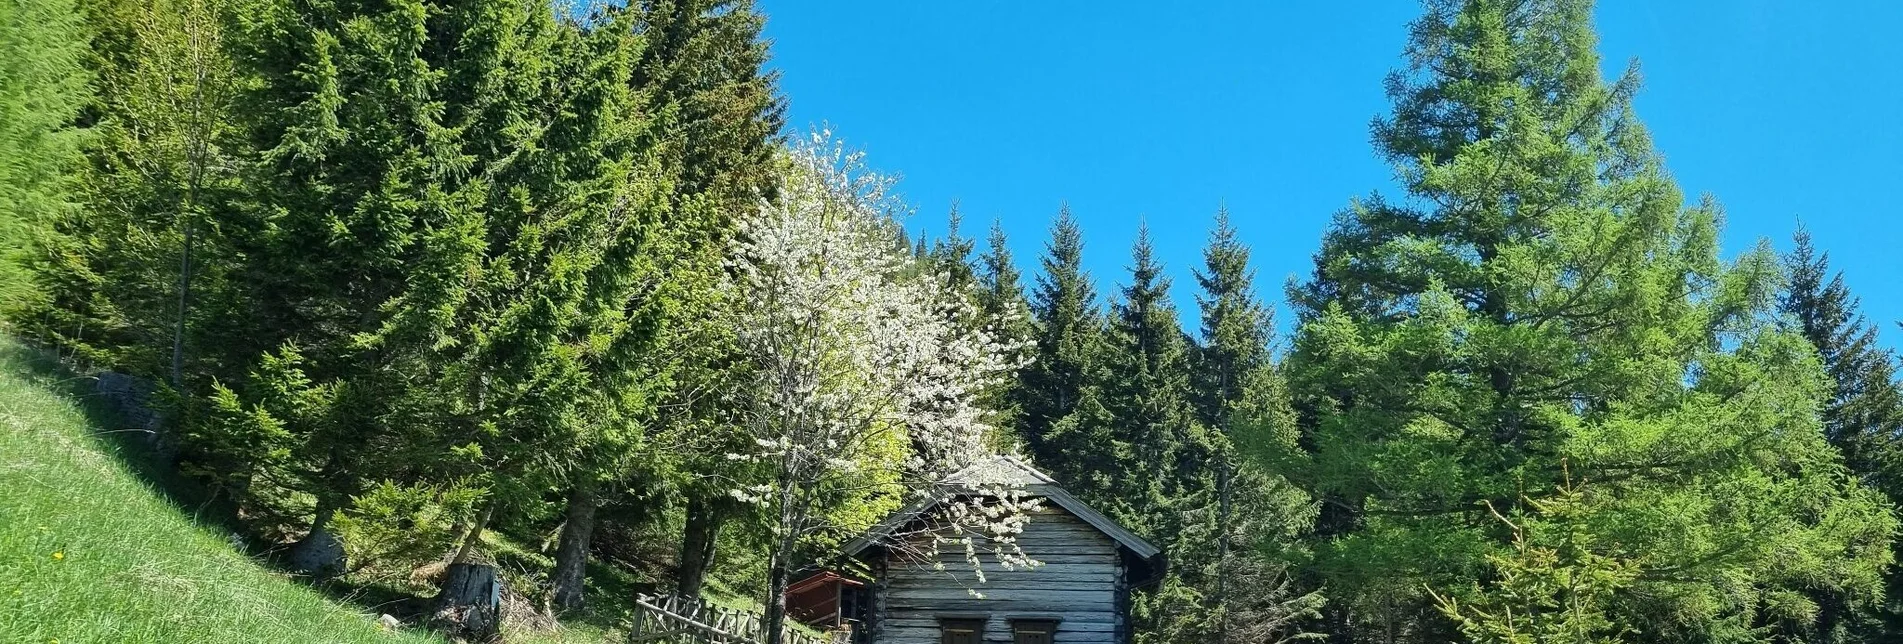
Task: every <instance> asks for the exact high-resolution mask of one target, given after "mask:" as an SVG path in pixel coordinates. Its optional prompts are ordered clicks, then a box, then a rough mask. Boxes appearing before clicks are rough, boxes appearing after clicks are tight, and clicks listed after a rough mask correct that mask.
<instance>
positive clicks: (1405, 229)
mask: <svg viewBox="0 0 1903 644" xmlns="http://www.w3.org/2000/svg"><path fill="white" fill-rule="evenodd" d="M1590 16H1591V5H1590V3H1589V2H1584V1H1579V0H1540V1H1535V2H1503V1H1499V0H1434V1H1430V2H1428V3H1426V12H1425V15H1424V16H1423V17H1422V18H1421V19H1419V20H1418V21H1417V22H1416V23H1415V24H1414V26H1413V29H1412V30H1411V34H1412V39H1411V41H1410V43H1409V46H1408V49H1407V56H1408V62H1409V65H1408V67H1407V69H1405V70H1403V71H1400V72H1397V73H1396V74H1395V75H1394V76H1393V78H1392V79H1391V80H1390V82H1389V83H1388V87H1389V90H1390V95H1391V98H1392V99H1393V101H1394V110H1393V113H1392V114H1391V115H1390V116H1387V117H1385V118H1382V119H1379V120H1378V121H1377V122H1376V123H1375V125H1374V128H1373V129H1374V137H1373V138H1374V141H1375V143H1376V145H1377V147H1378V149H1379V151H1380V153H1381V154H1382V156H1384V157H1385V158H1386V159H1388V160H1389V161H1390V162H1392V163H1393V164H1394V165H1395V167H1396V168H1397V176H1398V178H1399V181H1400V184H1401V186H1402V187H1403V188H1404V189H1405V191H1406V192H1407V194H1408V197H1409V198H1408V199H1406V200H1403V201H1392V202H1391V201H1387V200H1383V199H1381V198H1378V197H1376V198H1371V199H1368V200H1364V201H1360V202H1358V203H1356V204H1355V205H1354V206H1353V207H1351V208H1350V209H1349V210H1348V211H1347V212H1344V213H1342V214H1341V215H1340V216H1339V217H1338V218H1337V220H1336V223H1335V225H1334V226H1333V227H1332V228H1331V229H1330V231H1329V232H1328V234H1327V237H1326V238H1325V239H1324V241H1323V244H1322V249H1321V251H1320V252H1319V253H1318V254H1317V255H1316V258H1315V265H1316V269H1315V274H1314V277H1313V278H1312V279H1310V280H1309V281H1308V282H1307V283H1305V284H1304V285H1302V287H1301V288H1299V289H1298V290H1297V291H1296V293H1295V295H1296V296H1297V297H1296V299H1297V302H1296V304H1297V309H1298V311H1299V313H1300V316H1301V323H1302V324H1301V329H1300V331H1299V333H1298V334H1297V336H1296V340H1295V343H1294V351H1293V353H1292V355H1291V357H1290V364H1289V373H1290V381H1291V383H1290V384H1291V388H1292V390H1293V392H1294V395H1295V397H1296V402H1297V408H1298V410H1299V412H1300V414H1301V418H1300V429H1301V435H1300V436H1299V440H1298V441H1296V442H1295V444H1296V445H1299V446H1300V447H1301V448H1302V449H1299V450H1294V451H1291V452H1290V453H1289V455H1288V458H1287V459H1286V460H1284V461H1281V462H1280V463H1278V467H1281V468H1283V470H1284V471H1287V472H1289V473H1290V475H1291V476H1292V477H1294V478H1296V479H1297V480H1298V481H1299V482H1300V483H1301V484H1302V485H1303V487H1305V488H1306V489H1307V490H1308V491H1309V492H1311V493H1312V494H1314V495H1315V496H1316V497H1317V498H1318V499H1319V500H1320V501H1321V502H1322V503H1323V504H1324V505H1323V514H1322V517H1321V520H1320V525H1319V531H1318V532H1319V534H1318V535H1317V538H1316V539H1315V540H1313V541H1312V542H1311V544H1312V547H1313V548H1314V549H1315V555H1314V557H1313V558H1312V559H1310V560H1308V561H1307V564H1306V567H1307V569H1308V570H1309V571H1312V573H1313V574H1315V575H1316V576H1317V577H1318V578H1319V579H1320V580H1322V581H1325V583H1326V584H1327V587H1328V588H1329V589H1330V604H1329V606H1330V618H1331V619H1330V627H1331V629H1332V630H1335V631H1336V632H1338V633H1340V634H1341V635H1342V636H1344V637H1347V638H1349V639H1352V640H1356V641H1446V640H1451V639H1455V638H1458V637H1460V634H1459V632H1458V631H1457V629H1455V628H1454V627H1453V622H1451V621H1450V620H1449V619H1448V618H1447V617H1445V616H1444V615H1442V614H1439V613H1438V612H1437V611H1435V610H1432V609H1431V607H1430V602H1428V601H1427V600H1426V597H1425V591H1424V590H1423V589H1432V590H1433V591H1434V592H1435V593H1439V594H1441V595H1443V596H1447V597H1449V598H1451V599H1452V600H1453V601H1455V602H1460V603H1468V604H1471V603H1472V602H1474V601H1480V602H1481V603H1482V605H1487V606H1493V607H1498V606H1500V605H1502V604H1503V603H1504V602H1507V601H1508V599H1509V598H1511V597H1513V596H1515V595H1514V594H1515V593H1522V592H1523V589H1522V588H1518V587H1516V586H1514V585H1513V584H1511V583H1509V581H1510V580H1504V579H1503V578H1502V577H1501V576H1500V575H1503V574H1509V573H1510V570H1509V569H1507V568H1506V563H1507V562H1508V561H1509V560H1508V559H1503V558H1501V557H1502V556H1503V555H1504V554H1505V553H1507V552H1508V550H1509V549H1510V547H1511V544H1512V542H1513V531H1512V530H1510V529H1509V528H1508V527H1507V526H1508V523H1507V522H1502V521H1498V520H1496V516H1495V515H1496V514H1497V515H1498V516H1499V517H1505V518H1507V519H1509V520H1510V522H1511V524H1512V525H1514V526H1517V527H1518V528H1519V529H1520V530H1523V531H1524V532H1525V534H1527V535H1528V536H1527V537H1526V538H1527V540H1528V542H1529V543H1530V544H1532V545H1533V546H1536V547H1547V546H1552V547H1561V546H1563V545H1564V544H1565V543H1590V544H1595V545H1594V546H1593V547H1594V548H1596V550H1595V551H1594V552H1595V553H1596V554H1599V555H1605V556H1607V557H1612V558H1613V563H1615V564H1617V563H1620V562H1633V563H1634V564H1635V565H1637V566H1638V567H1639V573H1638V574H1637V575H1636V576H1635V577H1634V578H1633V582H1632V584H1630V585H1626V586H1621V587H1619V588H1616V589H1612V590H1609V591H1607V592H1608V596H1609V598H1608V599H1607V600H1606V601H1605V602H1603V603H1602V604H1600V605H1603V606H1604V610H1605V612H1606V613H1607V614H1606V616H1605V617H1606V619H1604V620H1586V621H1581V622H1579V623H1594V624H1604V625H1606V630H1605V631H1604V632H1600V633H1595V635H1596V636H1618V635H1620V634H1621V633H1623V632H1627V631H1626V630H1625V629H1630V632H1633V633H1634V634H1635V635H1637V636H1639V637H1642V638H1643V639H1646V640H1647V641H1659V642H1676V641H1726V640H1741V639H1749V638H1755V637H1756V635H1754V633H1758V632H1760V629H1764V628H1772V627H1777V628H1789V627H1792V626H1794V625H1802V624H1804V623H1805V622H1808V621H1809V620H1810V618H1811V616H1810V611H1809V610H1808V605H1807V603H1806V602H1803V601H1801V600H1794V599H1793V598H1794V597H1797V596H1798V595H1800V594H1801V593H1802V592H1803V591H1805V590H1807V589H1810V588H1815V587H1820V586H1828V587H1831V588H1838V589H1842V590H1843V591H1845V592H1849V593H1853V594H1861V596H1864V597H1869V596H1871V595H1873V594H1875V593H1878V592H1880V588H1878V584H1877V581H1878V571H1880V570H1881V569H1882V567H1883V566H1885V565H1887V563H1888V562H1889V559H1890V554H1889V552H1888V549H1887V548H1886V547H1883V544H1886V543H1887V542H1888V540H1889V539H1890V537H1891V535H1892V532H1893V531H1894V529H1895V521H1894V519H1892V518H1890V517H1889V516H1888V514H1887V513H1886V512H1884V511H1883V510H1882V506H1881V501H1880V499H1878V498H1877V497H1876V496H1875V495H1874V494H1873V493H1872V492H1871V491H1870V490H1868V489H1866V488H1863V487H1861V486H1859V485H1856V484H1854V483H1850V482H1847V481H1845V480H1844V479H1843V477H1841V476H1840V475H1839V472H1841V467H1842V466H1841V465H1840V462H1839V460H1838V458H1837V456H1836V455H1835V454H1834V452H1833V450H1830V449H1829V446H1828V443H1827V442H1826V441H1825V440H1824V439H1823V436H1822V434H1821V432H1820V431H1819V429H1818V426H1817V421H1816V418H1815V416H1814V415H1812V414H1811V413H1810V411H1809V410H1810V409H1812V408H1813V405H1814V404H1815V403H1816V402H1817V401H1818V400H1820V396H1821V394H1822V393H1823V389H1822V382H1823V378H1822V376H1823V374H1822V373H1821V372H1819V371H1818V370H1817V369H1816V368H1815V364H1814V361H1812V360H1811V359H1810V358H1809V355H1808V354H1809V351H1808V350H1807V347H1806V345H1805V344H1804V343H1803V342H1802V340H1801V338H1795V337H1794V336H1791V335H1789V334H1786V333H1782V332H1780V331H1779V330H1778V329H1777V328H1776V326H1775V324H1773V323H1772V318H1771V316H1770V315H1769V313H1770V309H1769V306H1768V305H1769V300H1770V299H1771V294H1772V290H1773V289H1772V286H1773V285H1774V283H1775V281H1776V276H1777V270H1776V262H1775V259H1774V258H1771V257H1769V256H1768V252H1767V251H1764V250H1762V249H1760V250H1759V251H1756V252H1752V253H1747V254H1746V255H1745V256H1743V257H1742V258H1740V259H1739V260H1738V261H1736V262H1735V263H1732V264H1730V265H1727V264H1725V263H1724V262H1721V261H1720V260H1719V258H1718V256H1717V243H1716V239H1717V230H1718V220H1719V213H1718V209H1717V207H1716V206H1715V205H1713V204H1711V203H1710V202H1709V201H1707V202H1706V203H1705V204H1703V205H1699V206H1693V207H1686V206H1685V205H1684V203H1683V199H1682V196H1681V195H1680V193H1679V192H1678V190H1677V188H1676V186H1674V185H1673V183H1672V182H1671V180H1670V179H1669V177H1668V176H1667V175H1666V173H1665V171H1664V169H1663V166H1662V162H1661V160H1660V158H1659V155H1658V154H1657V153H1656V152H1655V151H1654V150H1653V149H1652V147H1651V144H1650V141H1649V139H1648V137H1647V136H1646V134H1645V130H1644V128H1643V126H1642V125H1640V124H1639V122H1638V121H1637V119H1636V118H1635V117H1634V116H1633V114H1632V110H1631V97H1632V95H1633V94H1634V93H1635V92H1636V91H1637V88H1638V77H1637V74H1636V71H1633V70H1628V72H1627V73H1626V74H1625V75H1623V76H1621V77H1620V78H1618V79H1616V80H1614V81H1612V82H1605V81H1604V80H1602V79H1601V77H1600V65H1599V57H1598V54H1597V53H1596V51H1595V38H1594V36H1593V32H1592V28H1591V21H1590ZM1569 489H1578V490H1582V497H1581V499H1579V500H1577V501H1574V502H1569V503H1568V504H1567V508H1566V511H1565V512H1556V511H1544V510H1542V507H1552V506H1551V504H1547V505H1545V506H1542V505H1541V504H1542V503H1545V502H1546V500H1549V499H1552V498H1554V497H1555V496H1556V495H1558V494H1560V493H1561V492H1562V491H1563V490H1569ZM1579 530H1585V531H1587V532H1588V533H1589V534H1586V535H1584V536H1582V537H1580V538H1573V537H1574V534H1575V532H1576V531H1579ZM1793 553H1804V554H1802V555H1796V556H1794V555H1793ZM1593 561H1600V560H1599V559H1593ZM1595 565H1597V564H1595ZM1561 600H1562V598H1561V597H1558V596H1553V597H1547V598H1544V599H1541V600H1538V601H1537V602H1536V603H1535V604H1533V606H1535V607H1536V608H1535V609H1536V610H1544V609H1538V608H1537V606H1541V605H1551V603H1554V602H1559V601H1561ZM1538 602H1546V603H1545V604H1541V603H1538ZM1525 607H1526V606H1525V605H1521V608H1525ZM1514 614H1515V615H1517V616H1519V617H1522V618H1525V617H1527V616H1526V615H1525V614H1524V613H1523V612H1521V611H1520V610H1516V611H1515V613H1514Z"/></svg>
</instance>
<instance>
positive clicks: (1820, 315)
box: [1780, 228, 1903, 642]
mask: <svg viewBox="0 0 1903 644" xmlns="http://www.w3.org/2000/svg"><path fill="white" fill-rule="evenodd" d="M1794 239H1795V242H1796V246H1795V248H1794V249H1793V250H1792V251H1791V254H1790V255H1788V256H1787V257H1786V258H1785V268H1786V270H1787V271H1788V272H1789V275H1790V285H1789V287H1788V290H1786V292H1785V294H1784V298H1783V299H1782V301H1781V302H1780V304H1781V305H1782V309H1783V312H1784V314H1785V315H1786V316H1788V317H1789V318H1790V320H1791V321H1793V322H1795V323H1796V329H1795V330H1796V331H1797V332H1798V333H1801V334H1802V335H1803V336H1804V338H1805V339H1807V340H1809V341H1810V343H1811V345H1812V346H1814V347H1816V349H1817V354H1818V356H1819V357H1820V358H1821V359H1822V360H1823V363H1824V371H1825V372H1826V373H1828V374H1829V375H1830V381H1831V384H1832V389H1831V393H1830V395H1829V397H1828V398H1827V399H1826V401H1825V403H1824V408H1823V422H1824V436H1825V437H1826V438H1828V439H1830V442H1831V444H1833V445H1836V446H1837V449H1838V450H1839V451H1841V452H1842V453H1843V456H1844V462H1845V464H1846V465H1848V466H1849V467H1850V471H1851V472H1852V473H1853V474H1855V475H1856V476H1857V477H1859V478H1860V479H1862V480H1864V481H1865V482H1867V483H1868V484H1869V485H1870V486H1872V487H1874V488H1876V489H1878V490H1880V491H1882V492H1883V493H1884V494H1885V495H1886V496H1888V497H1889V499H1890V501H1891V503H1896V502H1897V501H1898V500H1899V499H1903V469H1900V468H1903V445H1899V444H1898V443H1897V439H1898V436H1899V434H1900V433H1903V391H1900V390H1899V388H1898V384H1897V380H1896V356H1895V355H1894V354H1893V353H1892V352H1891V351H1889V350H1888V349H1884V348H1883V347H1882V346H1881V345H1879V344H1877V329H1876V326H1875V325H1872V324H1870V323H1869V322H1867V321H1865V320H1864V318H1863V315H1862V314H1861V313H1859V312H1858V309H1859V308H1860V306H1859V302H1858V300H1857V298H1856V296H1854V295H1852V294H1851V293H1850V288H1849V287H1848V286H1846V285H1845V284H1844V280H1843V274H1842V273H1832V272H1831V270H1830V256H1829V254H1828V253H1818V252H1817V249H1816V248H1815V247H1814V246H1813V245H1812V243H1811V235H1810V232H1809V231H1806V230H1804V229H1802V228H1799V229H1798V231H1797V234H1796V235H1795V238H1794ZM1896 548H1897V547H1896V546H1893V547H1892V549H1893V550H1895V549H1896ZM1885 586H1886V588H1887V590H1888V591H1889V595H1890V596H1891V598H1892V600H1891V602H1890V603H1889V604H1887V605H1886V606H1883V607H1880V608H1879V607H1876V606H1868V605H1859V604H1860V602H1855V601H1853V600H1854V599H1855V598H1852V597H1844V596H1842V595H1841V594H1839V593H1831V592H1820V593H1815V596H1816V601H1818V602H1819V604H1820V608H1821V610H1820V612H1819V615H1818V623H1817V628H1816V629H1815V630H1814V633H1813V634H1812V635H1811V636H1810V638H1809V641H1815V642H1842V641H1865V642H1881V641H1888V640H1889V639H1891V637H1892V636H1891V635H1889V634H1894V633H1903V612H1900V611H1898V610H1897V608H1896V603H1895V601H1896V600H1895V598H1896V597H1897V596H1898V595H1899V594H1903V574H1900V573H1898V572H1897V571H1894V570H1892V571H1890V572H1888V573H1886V583H1885ZM1873 608H1878V609H1879V610H1876V611H1875V613H1874V615H1875V616H1876V617H1877V618H1878V619H1877V620H1871V619H1869V616H1867V615H1864V614H1860V613H1862V612H1863V611H1864V609H1873Z"/></svg>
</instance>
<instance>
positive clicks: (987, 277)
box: [976, 220, 1036, 450]
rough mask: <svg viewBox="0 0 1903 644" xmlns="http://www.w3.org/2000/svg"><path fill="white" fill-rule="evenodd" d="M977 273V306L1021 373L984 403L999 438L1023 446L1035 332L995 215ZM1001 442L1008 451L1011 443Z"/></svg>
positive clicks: (1020, 279) (1019, 282) (1022, 287)
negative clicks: (1027, 374) (1027, 372)
mask: <svg viewBox="0 0 1903 644" xmlns="http://www.w3.org/2000/svg"><path fill="white" fill-rule="evenodd" d="M976 274H977V281H978V283H977V299H978V310H979V312H980V314H981V315H983V316H984V319H985V320H986V321H987V322H986V323H987V324H989V325H990V326H991V328H992V333H993V336H994V337H996V338H997V339H998V341H999V342H1001V343H1003V344H1005V345H1006V346H1007V349H1006V354H1007V357H1008V358H1009V360H1010V362H1011V363H1012V364H1016V365H1020V366H1019V367H1018V371H1017V377H1014V378H1011V379H1010V380H1008V381H1006V382H1005V383H1004V384H1003V385H1001V386H1000V387H999V388H998V390H997V391H994V392H992V393H991V394H990V395H988V396H987V397H986V401H985V405H984V406H985V408H986V409H989V410H991V412H992V415H993V418H992V421H991V425H992V426H993V427H996V428H998V430H999V437H998V438H1000V439H1001V441H1000V442H1002V439H1004V438H1006V437H1009V438H1011V439H1012V441H1013V442H1016V443H1017V444H1018V445H1022V444H1024V443H1025V441H1026V438H1025V435H1024V431H1025V429H1024V427H1023V423H1024V409H1023V407H1022V406H1021V405H1022V402H1023V401H1022V399H1023V396H1022V390H1021V388H1022V386H1023V384H1022V383H1023V378H1022V374H1023V373H1024V371H1025V370H1027V369H1029V368H1030V364H1031V363H1030V361H1031V360H1033V357H1032V354H1033V353H1034V351H1035V344H1034V342H1033V337H1034V335H1035V332H1036V331H1035V327H1034V326H1033V322H1032V320H1031V314H1030V304H1029V303H1028V302H1027V301H1026V300H1025V299H1024V286H1023V277H1022V276H1021V275H1020V274H1019V273H1018V268H1017V264H1016V263H1015V262H1014V261H1013V260H1012V258H1011V249H1010V248H1009V247H1008V246H1006V244H1005V237H1004V228H1003V226H1001V225H1000V224H999V223H998V222H997V221H996V220H993V221H992V222H991V232H990V234H988V235H987V236H986V237H985V252H984V253H983V254H982V255H980V256H979V257H978V267H977V270H976ZM998 447H999V448H1000V449H1001V450H1003V449H1007V448H1008V447H1010V446H1006V445H998Z"/></svg>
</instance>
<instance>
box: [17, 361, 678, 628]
mask: <svg viewBox="0 0 1903 644" xmlns="http://www.w3.org/2000/svg"><path fill="white" fill-rule="evenodd" d="M0 368H6V369H10V370H12V371H14V372H15V374H16V375H18V376H20V377H21V378H22V379H24V380H27V381H28V382H30V383H32V384H33V385H35V386H37V387H40V388H42V389H44V390H46V391H50V392H53V393H55V394H58V395H60V396H62V397H64V398H67V399H68V400H70V401H72V402H73V403H74V404H75V405H76V406H77V407H78V408H79V410H80V411H81V412H82V413H83V414H84V416H85V418H86V422H87V426H88V428H89V435H88V436H87V438H88V439H89V440H90V442H91V444H92V447H93V448H94V449H95V450H96V451H98V452H100V453H103V454H106V455H107V456H108V457H110V458H112V459H113V460H114V461H116V462H117V463H118V464H119V465H120V466H121V467H122V468H123V469H124V470H125V471H127V472H129V473H131V474H132V475H133V476H135V477H137V478H138V479H139V480H140V481H142V482H144V483H145V484H146V487H147V488H148V489H150V490H152V491H153V492H155V493H157V494H158V495H159V496H160V497H162V498H163V499H165V501H166V502H167V503H169V504H170V505H171V506H172V507H173V508H174V509H175V510H176V511H177V512H178V513H179V514H181V515H183V516H185V517H187V518H189V519H190V520H191V521H192V522H193V523H195V524H197V525H199V526H202V527H204V528H206V529H210V530H213V531H214V532H215V533H217V534H225V535H234V536H235V537H236V538H234V539H232V540H231V541H232V544H233V546H234V547H237V548H239V549H240V550H242V551H243V552H244V554H246V555H247V556H250V557H252V558H253V559H254V560H257V561H260V562H261V563H263V564H265V565H267V566H269V567H271V568H272V569H274V570H278V571H280V572H285V571H284V569H283V567H282V566H281V565H280V561H278V559H277V555H279V554H280V551H281V550H282V549H283V546H282V545H281V544H277V543H272V542H269V541H265V540H262V539H258V538H256V537H253V536H247V535H252V534H253V533H252V531H251V530H250V529H249V526H246V525H244V524H243V523H241V521H240V520H239V512H238V507H237V505H236V504H235V503H233V502H232V500H231V499H230V498H229V497H228V496H224V495H221V494H219V493H218V492H217V490H216V489H215V488H213V487H211V486H207V485H205V484H203V483H201V482H200V481H198V480H196V479H193V478H192V477H190V476H187V475H185V474H183V473H181V472H180V471H179V470H178V468H177V463H176V462H175V461H174V460H173V459H169V458H164V457H162V456H161V455H159V454H158V453H156V452H155V450H154V449H153V440H152V439H153V438H154V436H153V435H152V433H151V432H149V431H147V430H146V429H145V428H143V427H138V426H137V423H135V422H134V421H132V420H130V419H129V418H128V417H127V415H126V414H124V413H123V412H122V411H121V409H120V404H121V403H120V402H119V401H118V400H117V399H115V398H114V397H112V396H108V395H106V394H102V393H100V392H99V391H98V377H97V376H95V375H92V374H85V373H79V372H77V371H76V370H75V369H73V368H71V367H69V366H68V365H67V363H65V362H64V361H62V360H60V359H59V357H58V355H57V354H56V353H54V352H53V351H51V350H48V349H45V348H42V347H39V346H36V345H33V344H31V343H28V342H27V341H25V340H20V339H17V338H12V337H8V336H5V335H0ZM286 576H287V577H289V578H291V579H294V580H297V581H298V582H299V583H301V584H303V585H305V586H307V587H309V588H312V589H314V590H316V591H318V592H319V593H322V594H323V595H325V596H327V597H328V598H330V599H331V600H332V601H335V602H338V603H340V604H345V605H349V606H353V607H355V608H356V609H358V610H359V611H360V612H364V613H369V614H371V615H377V614H384V613H387V614H390V615H393V616H396V617H398V618H400V619H404V620H405V621H412V620H414V619H415V618H417V617H419V616H421V614H422V613H423V612H424V611H425V610H426V608H427V605H428V602H429V597H428V596H423V595H418V594H416V593H415V592H413V591H412V590H411V589H406V588H399V587H394V586H391V585H388V584H379V583H375V582H357V581H351V580H348V579H332V580H324V581H319V580H314V579H311V578H309V577H305V576H301V575H294V574H288V573H286ZM587 584H588V594H589V606H588V608H587V609H586V610H583V611H574V612H571V613H568V614H564V615H562V619H563V621H565V622H569V623H571V624H585V625H587V626H590V627H594V628H598V629H602V630H604V631H612V630H615V629H619V628H622V627H623V626H624V625H625V623H626V621H627V619H628V617H629V615H630V606H629V605H628V598H630V597H632V596H633V593H634V592H635V591H636V590H651V589H649V588H646V587H647V586H651V584H641V583H639V582H638V581H637V580H636V579H635V576H634V575H633V574H631V573H630V572H629V571H627V570H623V569H620V568H619V567H617V566H612V565H606V564H603V563H601V562H599V561H591V562H590V564H589V567H588V575H587Z"/></svg>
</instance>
